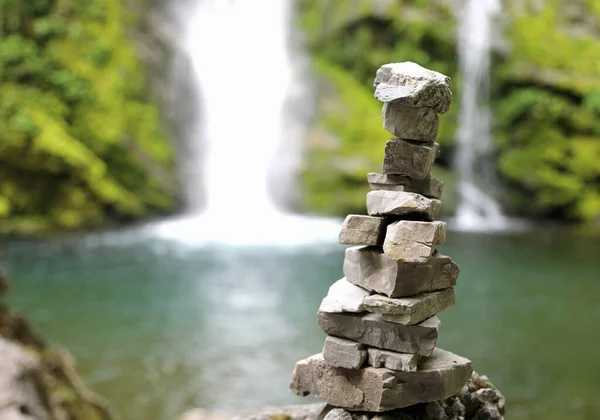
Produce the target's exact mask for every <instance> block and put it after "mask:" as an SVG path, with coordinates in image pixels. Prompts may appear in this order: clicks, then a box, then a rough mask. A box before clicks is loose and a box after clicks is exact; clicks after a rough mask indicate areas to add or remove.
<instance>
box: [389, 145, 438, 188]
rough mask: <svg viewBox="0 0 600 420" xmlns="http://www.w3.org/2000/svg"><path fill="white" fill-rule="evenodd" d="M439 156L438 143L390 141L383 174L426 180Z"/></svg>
mask: <svg viewBox="0 0 600 420" xmlns="http://www.w3.org/2000/svg"><path fill="white" fill-rule="evenodd" d="M437 154H438V144H437V143H434V144H424V143H415V142H411V141H408V140H402V139H390V140H388V141H387V142H386V143H385V151H384V155H383V166H382V168H381V172H382V173H384V174H395V175H406V176H409V177H411V178H414V179H425V178H427V177H428V176H429V173H430V172H431V168H432V167H433V162H434V161H435V158H436V157H437Z"/></svg>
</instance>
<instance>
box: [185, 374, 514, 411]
mask: <svg viewBox="0 0 600 420" xmlns="http://www.w3.org/2000/svg"><path fill="white" fill-rule="evenodd" d="M504 407H505V400H504V396H503V395H502V394H501V393H500V391H499V390H498V389H496V387H494V385H493V384H492V383H491V382H490V381H489V379H488V378H487V377H486V376H483V375H479V374H478V373H477V372H473V374H472V376H471V379H470V380H469V382H468V383H467V384H466V385H465V386H464V387H463V389H462V390H461V392H460V394H458V395H457V396H454V397H450V398H447V399H445V400H443V401H436V402H432V403H427V404H418V405H415V406H411V407H407V408H403V409H400V410H394V411H388V412H385V413H379V414H375V413H360V412H348V411H346V410H343V409H339V408H334V407H331V406H327V405H326V404H324V403H319V404H304V405H292V406H285V407H267V408H265V409H263V410H261V411H258V412H255V413H226V412H210V411H206V410H201V409H198V410H191V411H188V412H187V413H185V414H184V415H183V416H182V417H181V418H180V420H226V419H231V420H371V419H372V420H503V419H504Z"/></svg>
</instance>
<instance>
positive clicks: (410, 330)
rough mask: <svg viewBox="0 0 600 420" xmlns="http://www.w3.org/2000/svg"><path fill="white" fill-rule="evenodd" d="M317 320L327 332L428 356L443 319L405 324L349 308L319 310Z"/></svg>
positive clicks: (388, 348) (370, 344)
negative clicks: (339, 311) (327, 311)
mask: <svg viewBox="0 0 600 420" xmlns="http://www.w3.org/2000/svg"><path fill="white" fill-rule="evenodd" d="M317 323H318V324H319V327H321V329H322V330H323V331H324V332H325V334H327V335H332V336H334V337H340V338H346V339H348V340H352V341H356V342H358V343H362V344H366V345H367V346H370V347H377V348H380V349H384V350H392V351H397V352H399V353H411V354H419V355H422V356H429V355H430V354H431V352H432V351H433V349H434V348H435V343H436V341H437V337H438V330H439V327H440V320H439V319H438V318H437V317H435V316H434V317H431V318H429V319H427V320H425V321H423V322H421V323H420V324H416V325H402V324H398V323H394V322H387V321H385V320H384V319H383V317H382V316H381V314H377V313H366V314H356V313H347V312H345V313H326V312H319V313H318V315H317Z"/></svg>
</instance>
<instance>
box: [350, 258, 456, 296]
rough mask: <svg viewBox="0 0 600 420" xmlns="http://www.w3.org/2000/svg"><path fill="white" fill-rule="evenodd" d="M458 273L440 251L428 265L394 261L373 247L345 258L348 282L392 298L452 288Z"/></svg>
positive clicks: (454, 265)
mask: <svg viewBox="0 0 600 420" xmlns="http://www.w3.org/2000/svg"><path fill="white" fill-rule="evenodd" d="M459 273H460V268H459V266H458V265H457V264H456V263H455V262H453V261H452V260H451V259H450V258H449V257H446V256H444V255H441V254H439V253H438V252H437V251H436V252H435V253H434V254H433V256H432V257H431V258H429V260H428V261H427V262H426V263H408V262H404V261H394V260H392V259H390V258H388V257H387V256H386V255H385V254H384V253H383V251H382V250H380V249H377V248H371V247H352V248H348V249H347V250H346V256H345V258H344V275H345V276H346V280H348V281H349V282H350V283H353V284H355V285H357V286H360V287H363V288H365V289H367V290H373V291H375V292H377V293H382V294H384V295H386V296H389V297H404V296H414V295H418V294H421V293H425V292H432V291H435V290H440V289H446V288H448V287H453V286H454V285H456V279H457V278H458V274H459Z"/></svg>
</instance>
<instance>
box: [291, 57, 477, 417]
mask: <svg viewBox="0 0 600 420" xmlns="http://www.w3.org/2000/svg"><path fill="white" fill-rule="evenodd" d="M374 87H375V97H376V98H377V99H379V100H380V101H382V102H383V103H384V105H383V124H384V127H385V129H386V130H388V131H389V132H391V133H392V134H393V135H394V136H395V138H393V139H391V140H388V141H387V143H386V145H385V157H384V160H383V168H382V173H370V174H368V181H369V184H370V186H371V189H372V191H370V192H369V193H368V194H367V199H366V202H367V212H368V214H369V215H368V216H363V215H349V216H348V217H347V218H346V220H345V221H344V224H343V226H342V230H341V233H340V236H339V240H340V243H342V244H348V245H354V246H353V247H351V248H348V249H347V250H346V254H345V260H344V276H345V277H344V278H342V279H341V280H339V281H337V282H336V283H334V284H333V285H332V286H331V288H330V289H329V293H328V294H327V296H326V297H325V298H324V299H323V302H322V304H321V306H320V308H319V312H318V324H319V326H320V327H321V329H323V331H324V332H325V333H326V334H327V338H326V340H325V345H324V347H323V352H322V353H319V354H317V355H314V356H311V357H309V358H307V359H305V360H302V361H300V362H298V363H297V364H296V368H295V369H294V373H293V379H292V384H291V389H292V391H293V392H295V393H296V394H298V395H308V394H314V395H316V396H317V397H318V398H320V399H322V400H324V401H326V402H327V403H328V404H329V405H330V406H333V407H339V408H342V409H345V410H348V411H361V412H372V413H379V412H385V411H390V410H395V409H399V408H403V407H409V406H412V405H415V404H421V403H427V402H432V401H439V400H444V399H446V398H449V397H451V396H453V395H457V394H459V393H460V391H461V389H462V388H463V386H464V385H465V384H466V383H467V381H468V380H469V379H470V378H471V373H472V367H471V362H470V361H469V360H467V359H465V358H463V357H460V356H457V355H455V354H452V353H450V352H448V351H445V350H442V349H440V348H437V347H436V341H437V337H438V331H439V327H440V320H439V319H438V317H437V316H436V314H437V313H439V312H441V311H443V310H444V309H446V308H448V307H450V306H452V305H454V303H455V293H454V286H455V284H456V279H457V277H458V274H459V267H458V265H457V264H455V263H454V262H453V261H452V260H451V259H450V258H449V257H447V256H444V255H442V254H440V253H439V251H437V250H436V246H437V245H439V244H442V243H443V242H444V240H445V237H446V224H445V223H444V222H440V221H435V218H436V217H437V216H438V213H439V211H440V206H441V202H440V200H439V199H440V197H441V194H442V183H441V182H440V181H437V180H435V179H432V178H431V175H430V172H431V168H432V165H433V162H434V160H435V158H436V156H437V154H438V144H437V143H435V139H436V136H437V132H438V127H439V116H438V114H443V113H445V112H447V111H448V109H449V107H450V103H451V101H452V91H451V81H450V78H449V77H447V76H444V75H443V74H440V73H437V72H434V71H431V70H427V69H425V68H423V67H421V66H419V65H418V64H415V63H411V62H405V63H395V64H386V65H384V66H382V67H381V68H380V69H379V70H378V71H377V76H376V78H375V86H374Z"/></svg>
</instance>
